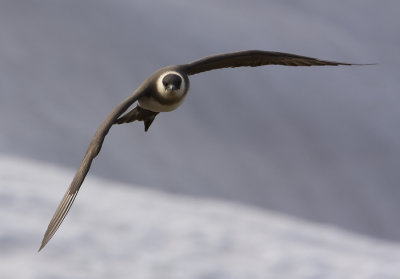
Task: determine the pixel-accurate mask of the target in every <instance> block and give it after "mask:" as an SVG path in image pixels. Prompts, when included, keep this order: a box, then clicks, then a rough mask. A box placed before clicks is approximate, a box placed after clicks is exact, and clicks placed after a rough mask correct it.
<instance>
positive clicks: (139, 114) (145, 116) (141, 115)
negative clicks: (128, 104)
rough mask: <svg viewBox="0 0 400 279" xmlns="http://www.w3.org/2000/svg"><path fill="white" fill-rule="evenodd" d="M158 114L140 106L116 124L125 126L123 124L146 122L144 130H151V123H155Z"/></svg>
mask: <svg viewBox="0 0 400 279" xmlns="http://www.w3.org/2000/svg"><path fill="white" fill-rule="evenodd" d="M157 114H158V112H154V111H150V110H147V109H144V108H141V107H139V106H136V107H135V108H134V109H132V110H131V111H129V112H128V113H126V114H124V115H123V116H121V117H120V118H118V119H117V120H116V121H115V124H123V123H130V122H133V121H136V120H137V121H143V122H144V130H145V131H146V132H147V130H148V129H149V128H150V125H151V123H153V121H154V119H155V118H156V116H157Z"/></svg>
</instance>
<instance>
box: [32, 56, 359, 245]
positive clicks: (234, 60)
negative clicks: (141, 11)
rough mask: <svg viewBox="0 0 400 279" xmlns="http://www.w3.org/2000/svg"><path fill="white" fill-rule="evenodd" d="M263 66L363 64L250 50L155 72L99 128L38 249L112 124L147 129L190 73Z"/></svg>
mask: <svg viewBox="0 0 400 279" xmlns="http://www.w3.org/2000/svg"><path fill="white" fill-rule="evenodd" d="M263 65H284V66H324V65H328V66H337V65H345V66H349V65H360V64H350V63H341V62H334V61H327V60H319V59H316V58H311V57H306V56H300V55H295V54H289V53H282V52H272V51H260V50H248V51H241V52H234V53H225V54H219V55H213V56H208V57H205V58H202V59H200V60H197V61H194V62H192V63H190V64H184V65H177V66H170V67H166V68H163V69H160V70H158V71H156V72H155V73H154V74H152V75H151V76H150V77H149V78H147V79H146V80H145V81H144V82H143V83H142V84H141V85H140V87H139V88H138V89H137V90H136V91H135V92H134V93H133V94H132V95H131V96H130V97H128V98H127V99H125V100H124V101H123V102H122V103H121V104H119V105H118V106H117V107H115V108H114V110H113V111H112V112H111V113H110V114H109V115H108V117H107V118H106V119H105V120H104V122H103V123H102V124H101V125H100V127H99V128H98V129H97V131H96V133H95V134H94V136H93V138H92V141H91V142H90V145H89V147H88V149H87V151H86V154H85V156H84V158H83V160H82V163H81V165H80V167H79V169H78V171H77V172H76V174H75V177H74V178H73V180H72V182H71V184H70V186H69V188H68V190H67V192H66V193H65V195H64V197H63V199H62V200H61V202H60V204H59V206H58V207H57V210H56V212H55V213H54V216H53V218H52V219H51V221H50V224H49V226H48V228H47V230H46V232H45V235H44V237H43V240H42V244H41V246H40V248H39V251H40V250H41V249H43V247H44V246H45V245H46V244H47V243H48V242H49V240H50V239H51V238H52V237H53V235H54V234H55V232H56V231H57V229H58V228H59V226H60V225H61V223H62V221H63V220H64V218H65V216H66V215H67V213H68V211H69V210H70V208H71V206H72V203H73V202H74V200H75V197H76V195H77V194H78V191H79V189H80V187H81V185H82V183H83V181H84V179H85V177H86V175H87V173H88V171H89V169H90V166H91V164H92V161H93V159H94V158H95V157H96V156H97V155H98V154H99V152H100V149H101V146H102V144H103V141H104V138H105V136H106V135H107V133H108V131H109V130H110V128H111V126H112V125H113V124H122V123H129V122H132V121H135V120H139V121H144V123H145V130H146V131H147V129H148V128H149V126H150V125H151V123H152V122H153V120H154V118H155V116H156V115H157V114H158V113H159V112H163V111H170V110H174V109H175V108H177V107H178V106H179V105H180V104H181V103H182V102H183V99H184V97H185V95H186V93H187V91H188V89H189V79H188V76H190V75H194V74H198V73H201V72H205V71H210V70H215V69H222V68H235V67H246V66H247V67H257V66H263ZM171 75H172V76H171ZM163 77H164V78H163ZM136 101H138V106H137V107H135V108H134V109H132V110H131V111H130V112H128V113H126V114H125V115H123V116H122V117H121V115H122V114H123V113H124V112H125V111H126V110H127V109H128V108H129V107H130V106H131V105H132V104H133V103H134V102H136Z"/></svg>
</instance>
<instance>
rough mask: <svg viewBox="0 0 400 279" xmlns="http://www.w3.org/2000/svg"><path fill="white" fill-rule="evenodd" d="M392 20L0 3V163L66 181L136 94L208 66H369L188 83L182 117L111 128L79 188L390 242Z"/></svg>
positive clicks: (350, 9)
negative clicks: (26, 164)
mask: <svg viewBox="0 0 400 279" xmlns="http://www.w3.org/2000/svg"><path fill="white" fill-rule="evenodd" d="M399 10H400V1H398V0H385V1H384V2H382V1H373V0H337V1H329V0H320V1H315V0H304V1H281V0H271V1H263V0H249V1H238V0H221V1H215V0H202V1H186V0H170V1H167V0H156V1H147V0H144V1H140V0H138V1H132V0H115V1H109V0H85V1H81V0H69V1H64V0H43V1H31V0H2V1H0V40H1V43H0V129H1V133H0V152H2V153H6V154H10V155H17V156H21V157H30V158H33V159H38V160H46V161H48V162H51V163H57V164H61V165H64V166H67V167H69V168H72V169H76V168H77V166H78V165H79V163H80V160H81V158H82V156H83V154H84V152H85V150H86V148H87V145H88V143H89V141H90V138H91V137H92V135H93V133H94V131H95V130H96V128H97V126H98V125H99V124H100V123H101V122H102V121H103V119H104V118H105V116H106V115H107V114H108V113H109V112H110V111H111V109H112V108H113V107H114V106H115V105H117V104H118V103H119V102H120V101H121V100H123V99H125V97H127V96H128V95H129V94H131V92H132V91H133V90H134V89H135V88H137V86H138V85H139V84H140V82H141V81H142V80H143V79H145V78H146V77H147V76H148V75H149V74H151V73H152V72H153V71H154V70H156V69H158V68H159V67H162V66H166V65H169V64H177V63H186V62H189V61H192V60H194V59H198V58H200V57H203V56H205V55H209V54H212V53H219V52H227V51H237V50H244V49H265V50H277V51H287V52H294V53H298V54H303V55H309V56H315V57H319V58H325V59H334V60H339V61H348V62H356V63H368V62H372V63H373V62H377V63H378V65H377V66H375V67H358V68H354V67H353V68H344V67H340V68H335V67H330V68H317V69H316V68H288V67H272V66H271V67H263V68H257V69H227V70H221V71H214V72H210V73H204V74H200V75H196V76H193V78H192V80H191V91H190V92H189V94H188V97H187V99H186V101H185V103H184V104H183V105H182V107H180V108H179V109H178V110H176V111H174V112H171V113H165V114H161V115H159V116H158V117H157V119H156V121H155V123H154V124H153V126H152V127H151V129H150V132H149V133H147V134H145V133H144V132H143V127H142V125H141V124H140V125H138V124H137V123H133V124H132V125H126V126H121V127H115V128H113V129H112V130H111V132H110V134H109V136H108V137H107V139H106V141H105V144H104V147H103V150H102V152H101V154H100V156H99V158H98V159H97V160H96V161H95V164H94V165H93V168H92V172H91V174H95V175H97V176H102V177H105V178H108V179H112V180H120V181H123V182H126V183H129V184H140V185H146V187H153V188H159V189H163V190H167V191H171V192H179V193H183V194H192V195H200V196H207V197H217V198H223V199H228V200H235V201H239V202H241V203H247V204H250V205H256V206H262V207H265V208H268V209H273V210H278V211H281V212H285V213H290V214H293V215H296V216H299V217H302V218H308V219H310V220H315V221H319V222H329V223H332V224H337V225H340V226H343V227H345V228H349V229H353V230H357V231H360V232H364V233H368V234H370V235H374V236H379V237H386V238H389V239H396V240H398V241H400V233H399V232H400V218H398V212H400V202H399V201H400V187H399V185H400V183H399V181H400V173H399V166H400V129H398V123H399V119H400V109H399V106H400V94H399V92H400V78H399V71H398V69H399V68H400V56H399V55H398V50H399V45H400V37H399V31H398V26H399V25H400V24H399V22H400V19H399V16H398V11H399ZM64 185H65V183H63V184H62V186H64Z"/></svg>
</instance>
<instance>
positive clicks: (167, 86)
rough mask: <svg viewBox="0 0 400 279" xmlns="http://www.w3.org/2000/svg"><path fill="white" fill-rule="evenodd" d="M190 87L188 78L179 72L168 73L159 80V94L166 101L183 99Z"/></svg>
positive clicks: (164, 73) (163, 74) (162, 74)
mask: <svg viewBox="0 0 400 279" xmlns="http://www.w3.org/2000/svg"><path fill="white" fill-rule="evenodd" d="M188 87H189V80H188V78H187V77H186V78H185V77H184V74H182V73H179V72H177V71H173V70H171V71H166V72H163V73H161V74H160V76H159V77H158V79H157V93H158V94H159V95H160V97H162V98H164V99H166V100H177V99H180V98H183V97H184V96H185V95H186V93H187V91H188V89H189V88H188Z"/></svg>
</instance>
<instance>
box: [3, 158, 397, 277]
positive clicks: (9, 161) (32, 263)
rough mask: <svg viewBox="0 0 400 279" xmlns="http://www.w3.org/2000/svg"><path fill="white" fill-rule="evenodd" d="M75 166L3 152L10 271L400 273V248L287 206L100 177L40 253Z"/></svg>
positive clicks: (6, 272)
mask: <svg viewBox="0 0 400 279" xmlns="http://www.w3.org/2000/svg"><path fill="white" fill-rule="evenodd" d="M72 176H73V172H72V171H70V170H65V169H62V168H58V167H55V166H52V165H48V164H43V163H42V162H36V161H29V160H26V159H21V158H16V157H8V156H4V155H1V156H0V181H1V187H0V277H1V278H2V279H3V278H4V279H8V278H44V279H46V278H52V279H53V278H68V279H70V278H85V279H88V278H96V279H99V278H108V279H109V278H114V279H117V278H174V279H179V278H185V279H186V278H199V279H200V278H204V279H205V278H208V279H211V278H224V279H225V278H229V279H236V278H246V279H248V278H252V279H254V278H255V279H257V278H260V279H265V278H274V279H275V278H277V279H279V278H282V279H287V278H291V279H292V278H332V279H338V278H341V279H343V278H357V279H360V278H371V279H372V278H375V279H385V278H386V279H388V278H400V275H399V274H400V246H399V244H397V243H390V242H382V241H378V240H375V239H371V238H367V237H364V236H360V235H356V234H353V233H348V232H345V231H342V230H338V229H334V228H331V227H325V226H322V225H316V224H311V223H308V222H304V221H301V220H298V219H293V218H289V217H287V216H283V215H280V214H276V213H272V212H268V211H265V210H259V209H255V208H250V207H245V206H242V205H237V204H232V203H227V202H221V201H217V200H210V199H200V198H188V197H185V196H178V195H172V194H166V193H161V192H157V191H154V190H147V189H144V188H140V187H126V186H127V185H123V184H120V183H116V182H113V181H107V180H102V179H97V178H93V176H91V175H89V177H88V179H87V180H86V181H85V182H84V185H83V188H82V189H81V193H80V194H79V196H78V198H77V201H76V204H74V206H73V208H72V210H71V212H70V214H69V216H68V217H67V218H66V220H65V222H64V224H63V225H62V226H61V227H60V229H59V231H58V232H57V234H56V235H55V237H54V238H53V239H52V240H51V241H50V243H49V244H48V246H47V247H45V249H44V250H42V252H40V253H37V249H38V247H39V244H40V241H41V238H42V236H43V233H44V231H45V229H46V227H47V225H48V222H49V220H50V218H51V216H52V214H53V212H54V210H55V208H56V206H57V204H58V202H59V200H60V199H61V197H62V195H63V194H64V192H65V190H66V187H67V186H68V183H69V182H70V180H71V179H72Z"/></svg>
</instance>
